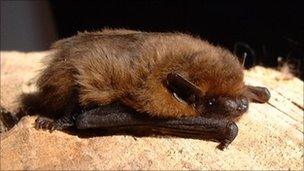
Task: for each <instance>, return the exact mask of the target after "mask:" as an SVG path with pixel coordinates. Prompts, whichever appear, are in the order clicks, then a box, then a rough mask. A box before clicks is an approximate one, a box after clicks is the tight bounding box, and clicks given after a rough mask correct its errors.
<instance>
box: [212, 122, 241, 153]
mask: <svg viewBox="0 0 304 171" xmlns="http://www.w3.org/2000/svg"><path fill="white" fill-rule="evenodd" d="M237 134H238V127H237V125H236V124H235V123H234V122H231V123H229V124H228V125H227V127H226V131H225V134H224V135H225V138H224V139H223V140H222V141H221V142H220V144H219V145H218V146H217V148H218V149H219V150H222V151H223V150H224V149H225V148H227V147H228V146H229V144H231V142H232V141H233V140H234V139H235V137H236V136H237Z"/></svg>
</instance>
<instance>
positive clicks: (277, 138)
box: [0, 52, 304, 170]
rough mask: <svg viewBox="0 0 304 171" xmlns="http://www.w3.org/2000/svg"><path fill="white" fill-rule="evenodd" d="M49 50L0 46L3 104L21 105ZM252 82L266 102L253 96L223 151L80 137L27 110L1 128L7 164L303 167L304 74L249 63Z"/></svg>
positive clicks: (201, 145)
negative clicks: (47, 125) (38, 123)
mask: <svg viewBox="0 0 304 171" xmlns="http://www.w3.org/2000/svg"><path fill="white" fill-rule="evenodd" d="M46 54H48V52H39V53H18V52H1V105H3V106H4V107H6V108H7V109H9V110H11V111H14V110H16V108H17V106H18V103H17V101H16V99H17V97H18V94H20V93H21V92H30V91H35V85H34V80H33V78H34V77H35V74H37V73H38V71H39V69H41V67H42V66H43V64H42V63H40V61H41V59H42V58H44V56H46ZM245 76H246V79H245V80H246V82H247V83H249V84H252V85H263V86H266V87H268V88H269V90H270V92H271V95H272V97H271V99H270V101H269V103H268V104H250V109H249V112H248V113H247V114H245V115H244V117H243V118H242V119H241V120H240V121H239V123H238V126H239V135H238V137H237V138H236V140H235V141H234V142H233V143H232V144H231V145H230V146H229V148H228V149H226V150H225V151H223V152H222V151H219V150H217V149H215V146H216V143H214V142H206V141H201V140H192V139H183V138H172V137H161V138H158V137H143V138H134V137H132V136H105V137H92V138H79V137H78V136H76V135H69V134H66V133H63V132H60V131H55V132H53V133H49V132H47V131H40V130H38V131H37V130H35V129H34V128H33V122H34V120H35V117H25V118H23V119H22V120H21V121H20V122H19V124H17V125H16V126H15V127H14V128H13V129H11V130H10V131H8V132H6V133H3V134H1V135H0V138H1V156H0V159H1V160H0V161H1V163H0V164H1V170H8V169H9V170H10V169H30V170H32V169H58V170H61V169H77V170H79V169H86V170H88V169H178V170H180V169H255V170H257V169H292V170H301V169H302V170H303V146H304V144H303V82H302V81H301V80H299V79H297V78H290V77H289V76H286V74H283V73H281V72H278V71H275V70H273V69H267V68H263V67H255V68H253V69H251V70H250V71H246V73H245Z"/></svg>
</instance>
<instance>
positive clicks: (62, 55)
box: [20, 29, 270, 148]
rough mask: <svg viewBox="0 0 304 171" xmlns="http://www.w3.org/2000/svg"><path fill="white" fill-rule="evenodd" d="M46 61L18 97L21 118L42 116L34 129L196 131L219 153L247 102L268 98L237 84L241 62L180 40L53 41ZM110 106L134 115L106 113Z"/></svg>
mask: <svg viewBox="0 0 304 171" xmlns="http://www.w3.org/2000/svg"><path fill="white" fill-rule="evenodd" d="M47 59H48V61H46V67H45V68H44V69H43V70H42V72H41V74H40V75H39V77H38V79H37V87H38V91H37V92H35V93H31V94H23V95H22V96H21V97H20V100H21V108H22V110H23V111H27V113H39V114H41V115H43V116H45V117H38V118H37V120H36V125H35V126H36V128H38V129H40V128H42V129H49V130H63V129H67V128H69V127H71V126H76V127H78V128H79V129H86V128H92V127H100V128H105V127H111V128H113V129H116V128H118V127H120V128H130V127H134V124H135V125H137V126H138V125H140V127H141V128H148V127H149V128H152V129H153V130H166V131H167V132H171V133H172V134H179V135H196V136H197V135H199V132H200V133H201V134H200V135H201V136H202V137H204V136H205V137H207V139H216V140H217V141H220V142H221V144H220V146H221V148H224V147H226V146H227V145H228V144H229V143H231V142H232V140H233V139H234V138H235V137H236V135H237V126H236V124H235V123H234V122H236V121H238V120H239V118H240V117H241V116H242V115H243V114H244V113H245V112H246V111H247V110H248V106H249V102H250V101H251V102H257V103H266V102H267V101H268V100H269V98H270V93H269V91H268V89H267V88H265V87H255V86H250V85H245V83H244V81H243V78H244V74H243V70H244V68H243V66H242V63H243V62H242V61H241V60H240V61H239V59H238V58H237V57H236V56H234V55H233V54H232V53H231V52H229V51H228V50H226V49H224V48H221V47H219V46H214V45H212V44H210V43H208V42H207V41H204V40H201V39H199V38H196V37H193V36H191V35H188V34H183V33H156V32H141V31H133V30H124V29H116V30H111V29H104V30H102V31H98V32H84V33H79V34H78V35H76V36H73V37H70V38H66V39H62V40H59V41H57V42H55V43H54V44H53V45H52V53H51V55H49V56H48V57H47ZM116 102H119V103H120V104H122V105H123V106H127V107H128V108H131V109H134V112H125V110H123V107H121V106H116V108H111V107H107V105H110V106H111V104H113V103H116ZM96 106H97V107H96ZM94 107H95V108H94ZM119 108H121V109H120V110H119ZM87 109H91V110H87ZM107 110H108V111H107ZM83 111H84V112H83ZM113 111H116V112H113ZM105 113H107V114H105ZM118 118H121V119H118ZM122 118H124V119H125V120H123V119H122ZM85 121H86V124H83V123H84V122H85ZM95 121H98V122H97V123H95ZM115 124H116V125H117V126H115ZM137 126H136V127H137ZM198 128H199V129H198ZM158 132H164V131H158ZM224 135H226V136H224ZM222 137H224V138H223V139H221V138H222ZM225 141H227V142H225Z"/></svg>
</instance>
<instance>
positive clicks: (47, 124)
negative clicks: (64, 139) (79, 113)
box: [35, 117, 74, 132]
mask: <svg viewBox="0 0 304 171" xmlns="http://www.w3.org/2000/svg"><path fill="white" fill-rule="evenodd" d="M73 125H74V123H73V122H72V121H71V120H70V119H69V118H67V117H62V118H60V119H58V120H56V121H54V120H52V119H49V118H45V117H38V118H37V119H36V121H35V128H36V129H44V130H50V132H53V131H54V130H64V129H67V128H69V127H71V126H73Z"/></svg>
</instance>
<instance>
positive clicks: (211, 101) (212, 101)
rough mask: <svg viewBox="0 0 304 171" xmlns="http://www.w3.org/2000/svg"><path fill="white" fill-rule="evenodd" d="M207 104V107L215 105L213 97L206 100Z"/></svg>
mask: <svg viewBox="0 0 304 171" xmlns="http://www.w3.org/2000/svg"><path fill="white" fill-rule="evenodd" d="M207 105H208V106H209V107H211V106H214V105H215V98H211V99H210V100H208V102H207Z"/></svg>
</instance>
